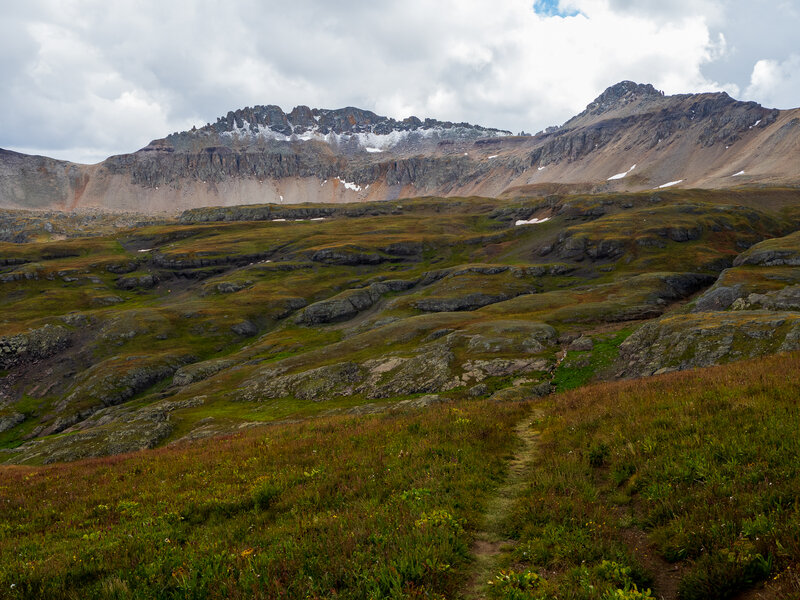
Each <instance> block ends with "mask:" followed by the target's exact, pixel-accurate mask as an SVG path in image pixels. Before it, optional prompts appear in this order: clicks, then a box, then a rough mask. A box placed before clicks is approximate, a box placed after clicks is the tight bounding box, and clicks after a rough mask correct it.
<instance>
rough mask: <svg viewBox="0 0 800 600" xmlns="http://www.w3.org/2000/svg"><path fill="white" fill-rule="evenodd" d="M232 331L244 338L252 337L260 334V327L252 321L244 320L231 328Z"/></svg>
mask: <svg viewBox="0 0 800 600" xmlns="http://www.w3.org/2000/svg"><path fill="white" fill-rule="evenodd" d="M231 331H232V332H233V333H235V334H236V335H240V336H242V337H252V336H254V335H255V334H257V333H258V327H256V325H255V323H253V322H252V321H248V320H246V319H245V320H244V321H240V322H239V323H236V324H234V325H232V326H231Z"/></svg>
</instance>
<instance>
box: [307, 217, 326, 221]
mask: <svg viewBox="0 0 800 600" xmlns="http://www.w3.org/2000/svg"><path fill="white" fill-rule="evenodd" d="M324 220H325V217H314V218H313V219H309V221H324Z"/></svg>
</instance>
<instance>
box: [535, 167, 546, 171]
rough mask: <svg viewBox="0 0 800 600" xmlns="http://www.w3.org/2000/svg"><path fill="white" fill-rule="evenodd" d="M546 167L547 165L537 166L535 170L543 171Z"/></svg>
mask: <svg viewBox="0 0 800 600" xmlns="http://www.w3.org/2000/svg"><path fill="white" fill-rule="evenodd" d="M546 168H547V167H539V168H537V169H536V170H537V171H544V170H545V169H546Z"/></svg>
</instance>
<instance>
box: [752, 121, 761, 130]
mask: <svg viewBox="0 0 800 600" xmlns="http://www.w3.org/2000/svg"><path fill="white" fill-rule="evenodd" d="M759 123H761V119H759V120H758V121H756V122H755V123H753V124H752V125H750V129H752V128H753V127H755V126H756V125H758V124H759Z"/></svg>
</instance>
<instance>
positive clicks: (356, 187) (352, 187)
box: [336, 177, 363, 192]
mask: <svg viewBox="0 0 800 600" xmlns="http://www.w3.org/2000/svg"><path fill="white" fill-rule="evenodd" d="M336 180H337V181H339V182H340V183H342V184H343V185H344V187H345V188H347V189H348V190H353V191H354V192H360V191H361V190H362V189H363V188H362V187H361V186H360V185H358V184H357V183H353V182H351V181H345V180H344V179H339V178H338V177H337V178H336Z"/></svg>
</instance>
